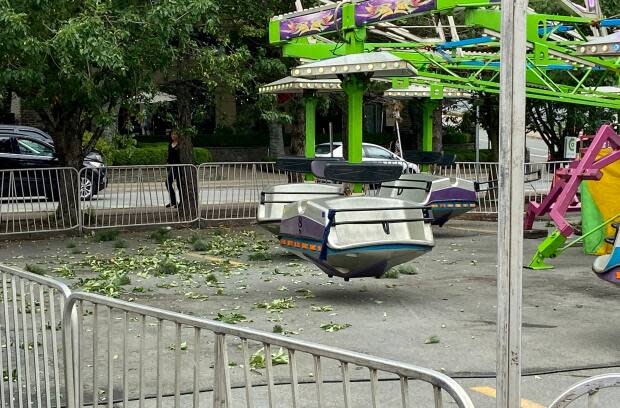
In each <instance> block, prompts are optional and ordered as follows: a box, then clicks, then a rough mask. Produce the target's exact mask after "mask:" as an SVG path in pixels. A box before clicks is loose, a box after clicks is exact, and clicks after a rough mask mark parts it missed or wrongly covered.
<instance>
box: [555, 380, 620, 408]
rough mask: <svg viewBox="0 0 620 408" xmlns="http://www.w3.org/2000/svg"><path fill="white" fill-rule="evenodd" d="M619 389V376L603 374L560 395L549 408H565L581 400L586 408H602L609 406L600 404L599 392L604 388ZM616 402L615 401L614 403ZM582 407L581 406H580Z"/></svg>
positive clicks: (584, 381)
mask: <svg viewBox="0 0 620 408" xmlns="http://www.w3.org/2000/svg"><path fill="white" fill-rule="evenodd" d="M612 387H620V374H603V375H597V376H595V377H591V378H587V379H585V380H583V381H580V382H578V383H577V384H575V385H573V386H572V387H570V388H569V389H568V390H566V391H565V392H563V393H562V395H560V396H559V397H558V398H557V399H556V400H555V401H553V402H552V403H551V405H549V408H565V407H568V406H569V405H571V404H572V403H573V402H575V401H576V400H578V399H581V397H585V398H583V400H585V402H586V406H587V407H588V408H603V407H604V406H605V407H609V406H610V405H607V404H605V405H603V404H602V403H601V402H600V399H599V398H600V397H601V395H600V394H599V392H600V390H602V389H605V388H612ZM616 402H617V401H616ZM581 406H583V404H582V405H581Z"/></svg>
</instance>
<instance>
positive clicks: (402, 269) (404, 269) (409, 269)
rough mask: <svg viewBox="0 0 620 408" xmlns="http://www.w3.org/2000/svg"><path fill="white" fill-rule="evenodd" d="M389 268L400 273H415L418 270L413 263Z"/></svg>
mask: <svg viewBox="0 0 620 408" xmlns="http://www.w3.org/2000/svg"><path fill="white" fill-rule="evenodd" d="M391 270H397V271H398V273H400V274H401V275H417V274H418V270H417V269H416V267H415V266H414V265H413V264H402V265H398V266H395V267H394V268H392V269H391Z"/></svg>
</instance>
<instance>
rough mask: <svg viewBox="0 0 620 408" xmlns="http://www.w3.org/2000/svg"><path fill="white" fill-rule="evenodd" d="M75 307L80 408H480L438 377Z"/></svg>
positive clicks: (153, 314)
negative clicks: (447, 407)
mask: <svg viewBox="0 0 620 408" xmlns="http://www.w3.org/2000/svg"><path fill="white" fill-rule="evenodd" d="M74 306H75V307H76V308H77V316H78V322H77V326H78V332H79V333H80V339H79V348H77V349H76V350H79V355H76V356H75V358H74V361H75V362H76V366H75V367H73V369H75V374H76V375H75V376H74V378H76V381H77V383H76V384H77V386H76V389H75V393H74V394H73V395H71V396H70V398H71V403H72V405H70V406H71V407H73V406H80V407H81V406H85V405H86V406H94V407H96V406H100V405H105V406H108V407H112V406H113V404H116V403H119V404H120V403H122V405H121V406H124V407H127V406H133V405H136V406H145V404H146V403H149V406H150V405H151V404H152V403H153V402H156V404H157V406H174V407H190V406H192V407H199V406H213V407H218V408H219V407H259V406H269V407H275V406H280V407H299V406H306V405H309V402H310V401H311V402H312V405H313V406H314V405H317V403H318V406H325V405H324V404H325V403H326V402H327V398H329V403H330V404H332V405H333V404H334V403H337V404H339V405H340V406H345V407H351V406H352V404H353V403H355V405H356V406H373V407H376V406H379V405H381V406H390V407H393V406H403V407H410V406H434V407H442V406H444V405H443V399H444V398H445V399H446V400H453V401H455V403H456V405H457V406H459V407H462V408H470V407H473V404H472V402H471V400H470V399H469V397H468V395H467V393H466V392H465V391H464V390H463V389H462V388H461V387H460V386H459V385H458V384H457V383H456V382H455V381H454V380H452V379H450V378H449V377H447V376H445V375H443V374H441V373H438V372H435V371H432V370H429V369H425V368H420V367H416V366H412V365H408V364H403V363H398V362H394V361H389V360H385V359H381V358H377V357H372V356H368V355H365V354H360V353H355V352H351V351H346V350H341V349H337V348H334V347H330V346H323V345H318V344H314V343H309V342H304V341H299V340H293V339H290V338H287V337H284V336H279V335H275V334H271V333H265V332H260V331H257V330H252V329H246V328H238V327H236V326H231V325H227V324H223V323H220V322H215V321H210V320H203V319H198V318H195V317H191V316H186V315H183V314H178V313H173V312H169V311H164V310H160V309H156V308H152V307H148V306H141V305H137V304H135V303H128V302H123V301H119V300H115V299H110V298H105V297H102V296H98V295H92V294H84V293H75V294H73V295H72V296H71V297H70V298H69V301H68V302H67V306H66V310H72V308H73V307H74ZM65 316H67V315H65ZM66 324H67V323H66ZM76 352H77V351H76ZM69 363H70V361H69ZM69 365H70V364H69ZM73 403H77V404H76V405H73ZM130 403H132V404H133V405H129V404H130Z"/></svg>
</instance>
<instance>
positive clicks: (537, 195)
mask: <svg viewBox="0 0 620 408" xmlns="http://www.w3.org/2000/svg"><path fill="white" fill-rule="evenodd" d="M569 164H570V162H569V161H557V162H547V163H528V164H526V165H525V174H526V183H525V200H526V202H530V201H535V202H538V203H540V202H542V200H543V199H544V198H545V197H546V196H547V194H548V193H549V191H550V190H551V185H552V183H553V180H554V177H555V172H556V171H557V170H558V169H560V168H563V167H568V165H569ZM536 174H539V175H540V179H539V180H536V179H535V177H532V176H533V175H536ZM528 178H529V179H532V181H528Z"/></svg>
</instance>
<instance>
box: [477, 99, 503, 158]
mask: <svg viewBox="0 0 620 408" xmlns="http://www.w3.org/2000/svg"><path fill="white" fill-rule="evenodd" d="M498 106H499V98H498V96H497V95H490V94H484V93H483V94H481V104H480V117H479V120H480V126H481V127H482V128H483V129H484V130H485V131H486V132H487V135H488V137H489V142H490V143H491V161H492V162H498V161H499V109H498Z"/></svg>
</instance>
